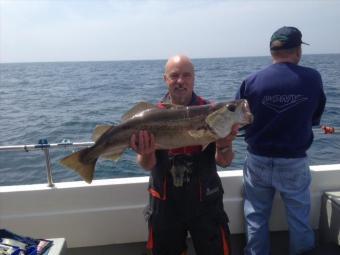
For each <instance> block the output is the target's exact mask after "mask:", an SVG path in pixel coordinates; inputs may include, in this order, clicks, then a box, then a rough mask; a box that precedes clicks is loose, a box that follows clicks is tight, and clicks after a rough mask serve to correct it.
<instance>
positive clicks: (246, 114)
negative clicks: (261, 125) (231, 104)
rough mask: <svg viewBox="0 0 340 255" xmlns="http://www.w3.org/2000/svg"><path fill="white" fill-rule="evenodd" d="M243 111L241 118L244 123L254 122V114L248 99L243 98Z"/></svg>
mask: <svg viewBox="0 0 340 255" xmlns="http://www.w3.org/2000/svg"><path fill="white" fill-rule="evenodd" d="M241 111H242V113H243V118H242V120H241V124H242V125H248V124H251V123H253V121H254V116H253V114H252V113H251V111H250V107H249V104H248V101H247V100H245V99H244V100H242V105H241Z"/></svg>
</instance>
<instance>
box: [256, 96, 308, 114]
mask: <svg viewBox="0 0 340 255" xmlns="http://www.w3.org/2000/svg"><path fill="white" fill-rule="evenodd" d="M306 100H308V98H307V97H304V96H302V95H273V96H264V97H263V99H262V104H263V105H265V106H266V107H268V108H270V109H272V110H274V111H275V112H277V113H281V112H284V111H287V110H288V109H290V108H292V107H295V106H297V105H298V104H300V103H302V102H304V101H306Z"/></svg>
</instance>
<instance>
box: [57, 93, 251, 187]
mask: <svg viewBox="0 0 340 255" xmlns="http://www.w3.org/2000/svg"><path fill="white" fill-rule="evenodd" d="M252 119H253V116H252V114H251V112H250V110H249V106H248V103H247V101H246V100H244V99H241V100H236V101H231V102H225V103H216V104H207V105H200V106H188V107H186V106H175V105H168V107H167V108H166V109H159V108H158V107H156V106H155V105H152V104H148V103H145V102H141V103H139V104H137V105H135V106H134V107H133V108H132V109H131V110H130V111H128V112H127V113H126V114H124V116H123V117H122V123H121V124H119V125H116V126H110V125H102V126H97V127H96V128H95V130H94V133H93V136H92V139H93V140H94V141H95V144H94V145H93V146H92V147H89V148H86V149H82V150H80V151H78V152H75V153H73V154H71V155H69V156H67V157H65V158H64V159H62V160H61V161H60V162H61V164H62V165H64V166H66V167H69V168H71V169H74V170H75V171H77V172H78V173H79V174H80V175H81V176H82V178H83V179H84V180H85V181H86V182H87V183H91V182H92V179H93V173H94V169H95V165H96V162H97V160H98V158H99V157H102V158H106V159H111V160H117V159H118V158H119V157H120V156H121V154H122V153H123V152H124V150H125V149H127V148H128V147H129V142H130V137H131V135H132V134H135V133H137V132H138V131H140V130H147V131H148V132H150V133H153V134H154V136H155V143H156V147H157V149H173V148H179V147H184V146H191V145H202V146H206V145H208V144H209V143H211V142H214V141H216V140H217V139H219V138H223V137H225V136H227V135H228V134H229V133H230V131H231V127H232V126H233V125H234V124H239V125H240V126H244V125H247V124H250V123H251V122H252Z"/></svg>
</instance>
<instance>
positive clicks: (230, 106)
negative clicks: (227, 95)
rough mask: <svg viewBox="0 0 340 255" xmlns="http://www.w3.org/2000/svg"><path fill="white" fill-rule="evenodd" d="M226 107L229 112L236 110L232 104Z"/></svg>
mask: <svg viewBox="0 0 340 255" xmlns="http://www.w3.org/2000/svg"><path fill="white" fill-rule="evenodd" d="M227 108H228V110H229V111H231V112H235V110H236V106H235V105H234V104H228V106H227Z"/></svg>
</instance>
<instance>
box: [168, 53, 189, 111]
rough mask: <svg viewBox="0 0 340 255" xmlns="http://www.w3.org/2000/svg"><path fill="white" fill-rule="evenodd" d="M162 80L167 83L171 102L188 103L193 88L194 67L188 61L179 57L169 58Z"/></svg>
mask: <svg viewBox="0 0 340 255" xmlns="http://www.w3.org/2000/svg"><path fill="white" fill-rule="evenodd" d="M164 80H165V82H166V84H167V85H168V89H169V94H170V98H171V102H172V103H174V104H179V105H188V104H189V103H190V101H191V97H192V92H193V88H194V81H195V77H194V68H193V66H192V64H191V62H190V61H188V60H186V59H181V58H177V59H176V58H174V59H172V60H169V62H168V64H167V66H166V70H165V74H164Z"/></svg>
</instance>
